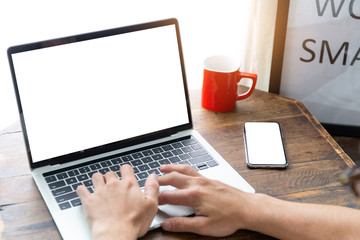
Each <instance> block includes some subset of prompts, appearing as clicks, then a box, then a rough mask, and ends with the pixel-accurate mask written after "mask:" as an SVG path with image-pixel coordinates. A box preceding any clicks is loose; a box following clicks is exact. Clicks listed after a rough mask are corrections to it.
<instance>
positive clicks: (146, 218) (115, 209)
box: [77, 165, 159, 239]
mask: <svg viewBox="0 0 360 240" xmlns="http://www.w3.org/2000/svg"><path fill="white" fill-rule="evenodd" d="M120 172H121V175H122V179H121V180H119V179H118V177H117V175H116V174H115V173H114V172H112V171H109V172H107V173H106V174H105V175H102V174H100V173H95V174H93V176H92V181H93V185H94V193H93V194H91V193H90V192H89V190H88V189H87V188H86V187H85V186H84V185H80V186H79V187H78V188H77V194H78V195H79V197H80V199H81V202H82V205H83V207H84V211H85V215H86V219H87V221H88V224H89V227H90V229H91V231H92V235H93V239H136V238H138V237H141V236H143V235H145V233H146V232H147V231H148V229H149V225H150V223H151V221H152V219H153V218H154V216H155V214H156V212H157V209H158V208H157V207H158V193H159V183H158V180H157V176H156V175H155V174H151V175H149V177H148V178H147V180H146V182H145V189H144V193H143V192H142V191H141V190H140V188H139V184H138V182H137V180H136V178H135V174H134V171H133V169H132V167H131V166H130V165H123V166H122V167H121V168H120ZM124 196H126V197H124Z"/></svg>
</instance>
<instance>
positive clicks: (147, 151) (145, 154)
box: [141, 149, 154, 157]
mask: <svg viewBox="0 0 360 240" xmlns="http://www.w3.org/2000/svg"><path fill="white" fill-rule="evenodd" d="M141 153H142V154H143V155H144V156H145V157H147V156H151V155H153V154H154V153H153V151H151V150H150V149H148V150H145V151H142V152H141Z"/></svg>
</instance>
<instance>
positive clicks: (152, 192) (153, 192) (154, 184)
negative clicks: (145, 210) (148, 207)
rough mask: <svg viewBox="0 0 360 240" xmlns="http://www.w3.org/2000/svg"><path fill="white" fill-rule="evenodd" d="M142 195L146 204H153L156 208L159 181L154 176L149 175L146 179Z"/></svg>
mask: <svg viewBox="0 0 360 240" xmlns="http://www.w3.org/2000/svg"><path fill="white" fill-rule="evenodd" d="M144 194H145V198H146V200H147V202H148V203H150V204H154V205H156V207H157V204H158V195H159V181H158V178H157V176H156V175H155V174H151V175H150V176H149V177H148V178H147V179H146V182H145V189H144Z"/></svg>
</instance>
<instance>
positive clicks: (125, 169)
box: [120, 164, 137, 182]
mask: <svg viewBox="0 0 360 240" xmlns="http://www.w3.org/2000/svg"><path fill="white" fill-rule="evenodd" d="M120 173H121V178H122V179H123V180H124V179H128V180H131V181H136V182H137V180H136V178H135V174H134V170H133V168H132V167H131V166H130V165H129V164H125V165H122V166H121V167H120Z"/></svg>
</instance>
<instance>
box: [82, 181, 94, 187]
mask: <svg viewBox="0 0 360 240" xmlns="http://www.w3.org/2000/svg"><path fill="white" fill-rule="evenodd" d="M83 184H84V185H85V186H86V187H90V186H92V185H93V183H92V181H91V180H86V181H84V182H83Z"/></svg>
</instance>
